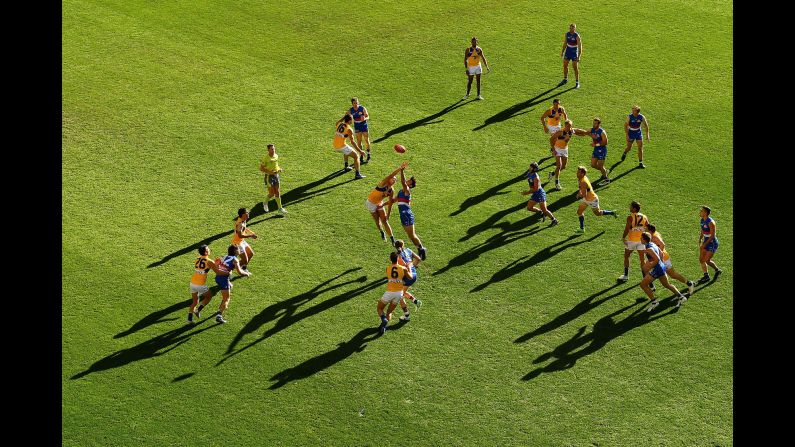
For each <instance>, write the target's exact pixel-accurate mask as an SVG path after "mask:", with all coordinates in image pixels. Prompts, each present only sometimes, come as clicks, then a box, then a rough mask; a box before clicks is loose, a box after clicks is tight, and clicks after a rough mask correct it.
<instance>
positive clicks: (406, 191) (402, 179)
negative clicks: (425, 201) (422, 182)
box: [400, 169, 411, 196]
mask: <svg viewBox="0 0 795 447" xmlns="http://www.w3.org/2000/svg"><path fill="white" fill-rule="evenodd" d="M400 184H401V185H403V194H405V195H407V196H408V195H410V194H411V188H409V184H408V183H407V182H406V170H405V169H401V170H400Z"/></svg>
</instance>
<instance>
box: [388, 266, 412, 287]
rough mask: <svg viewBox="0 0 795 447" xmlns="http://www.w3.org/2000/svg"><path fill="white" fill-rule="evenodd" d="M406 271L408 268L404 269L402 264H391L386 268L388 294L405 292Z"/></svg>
mask: <svg viewBox="0 0 795 447" xmlns="http://www.w3.org/2000/svg"><path fill="white" fill-rule="evenodd" d="M406 271H407V270H406V267H403V266H402V265H400V264H389V265H388V266H387V267H386V279H387V283H386V291H387V292H402V291H403V277H404V276H407V275H406Z"/></svg>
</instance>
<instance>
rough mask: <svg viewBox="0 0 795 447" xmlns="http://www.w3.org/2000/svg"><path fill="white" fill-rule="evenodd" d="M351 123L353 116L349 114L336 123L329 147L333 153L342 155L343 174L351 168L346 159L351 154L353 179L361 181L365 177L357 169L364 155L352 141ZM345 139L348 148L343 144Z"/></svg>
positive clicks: (360, 148)
mask: <svg viewBox="0 0 795 447" xmlns="http://www.w3.org/2000/svg"><path fill="white" fill-rule="evenodd" d="M351 123H353V116H351V114H349V113H346V114H345V115H343V117H342V118H341V119H340V120H339V121H337V123H336V124H335V130H334V141H333V142H332V144H331V145H332V147H333V148H334V150H335V151H337V152H341V153H342V159H343V161H344V162H345V167H344V168H343V170H344V171H345V172H347V171H350V170H351V167H350V166H348V157H349V156H351V154H353V165H354V167H355V169H356V175H355V176H354V178H356V179H362V178H364V177H365V176H363V175H362V173H361V172H359V167H360V162H361V160H363V159H364V153H363V152H362V147H361V146H359V145H357V144H356V142H354V141H353V130H352V129H351ZM346 138H347V139H348V140H349V141H350V142H351V145H350V146H348V145H347V144H346V143H345V139H346Z"/></svg>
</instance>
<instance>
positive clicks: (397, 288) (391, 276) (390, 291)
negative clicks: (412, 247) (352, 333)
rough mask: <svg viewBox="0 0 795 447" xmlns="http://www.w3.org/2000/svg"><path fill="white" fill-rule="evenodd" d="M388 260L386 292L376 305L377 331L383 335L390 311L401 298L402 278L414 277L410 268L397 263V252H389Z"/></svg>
mask: <svg viewBox="0 0 795 447" xmlns="http://www.w3.org/2000/svg"><path fill="white" fill-rule="evenodd" d="M389 260H390V262H391V264H389V265H388V266H387V267H386V279H387V283H386V292H384V295H383V296H381V299H380V300H378V306H377V307H376V310H377V312H378V316H379V317H380V318H381V326H379V328H378V333H379V334H381V335H384V332H386V326H387V325H388V324H389V320H391V319H392V311H393V310H395V307H396V306H397V304H398V303H399V302H400V301H401V300H402V299H403V286H404V284H403V280H404V278H405V279H412V278H413V277H414V275H412V274H411V270H409V269H407V268H406V267H404V266H402V265H400V263H398V254H397V252H394V251H393V252H391V253H389ZM387 304H389V308H388V309H387V311H386V314H384V307H385V306H386V305H387Z"/></svg>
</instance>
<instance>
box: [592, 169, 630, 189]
mask: <svg viewBox="0 0 795 447" xmlns="http://www.w3.org/2000/svg"><path fill="white" fill-rule="evenodd" d="M637 169H640V167H639V166H635V167H634V168H632V169H628V170H626V171H624V172H622V173H621V174H618V175H617V176H615V177H611V178H610V183H594V185H593V189H595V190H596V189H602V188H604V187H606V186H610V185H612V184H613V183H615V182H617V181H618V180H620V179H621V178H622V177H624V176H626V175H628V174H630V173H632V171H635V170H637ZM610 170H611V171H612V168H611V169H610Z"/></svg>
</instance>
